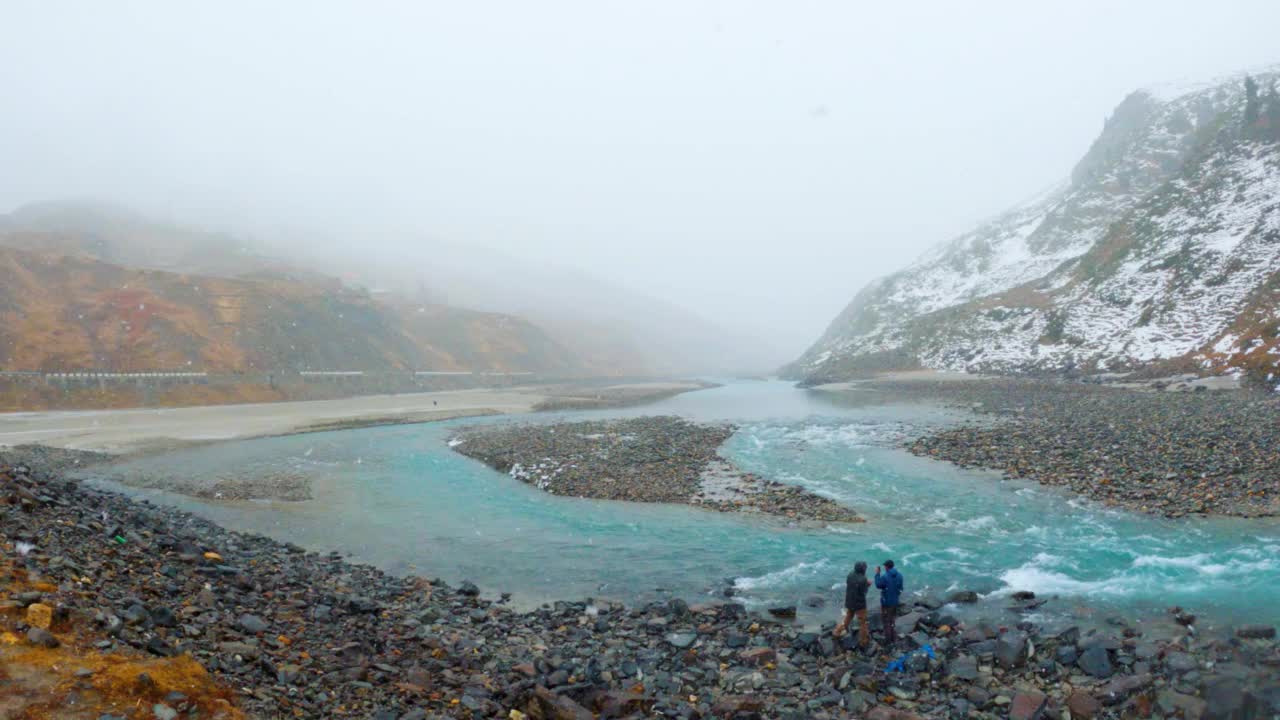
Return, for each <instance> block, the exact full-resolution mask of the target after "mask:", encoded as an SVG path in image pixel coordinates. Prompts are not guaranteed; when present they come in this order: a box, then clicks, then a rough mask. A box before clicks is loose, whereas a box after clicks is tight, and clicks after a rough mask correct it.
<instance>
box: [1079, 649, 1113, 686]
mask: <svg viewBox="0 0 1280 720" xmlns="http://www.w3.org/2000/svg"><path fill="white" fill-rule="evenodd" d="M1076 665H1078V666H1079V667H1080V669H1081V670H1083V671H1085V672H1087V673H1089V674H1090V675H1092V676H1093V677H1096V678H1103V679H1105V678H1109V677H1111V675H1112V673H1114V672H1115V667H1114V666H1112V664H1111V655H1110V653H1108V652H1107V649H1106V648H1105V647H1103V646H1101V645H1093V646H1091V647H1090V648H1088V649H1087V650H1085V651H1084V652H1083V653H1081V654H1080V658H1079V659H1078V660H1076Z"/></svg>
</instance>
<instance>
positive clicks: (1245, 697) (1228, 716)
mask: <svg viewBox="0 0 1280 720" xmlns="http://www.w3.org/2000/svg"><path fill="white" fill-rule="evenodd" d="M1201 695H1202V697H1203V698H1204V703H1205V710H1204V714H1203V715H1202V716H1201V717H1202V718H1204V720H1252V719H1253V718H1255V717H1258V716H1259V713H1258V708H1257V703H1256V702H1255V700H1254V698H1253V696H1252V695H1250V694H1249V692H1248V691H1247V690H1246V688H1245V686H1244V683H1243V682H1242V681H1241V680H1239V679H1238V678H1234V677H1219V678H1214V679H1213V680H1212V681H1209V682H1206V683H1205V687H1204V691H1203V692H1202V693H1201Z"/></svg>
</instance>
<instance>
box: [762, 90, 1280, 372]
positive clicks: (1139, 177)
mask: <svg viewBox="0 0 1280 720" xmlns="http://www.w3.org/2000/svg"><path fill="white" fill-rule="evenodd" d="M1277 78H1280V73H1275V72H1272V73H1268V74H1264V75H1260V76H1257V77H1254V78H1252V80H1251V82H1252V83H1253V84H1252V87H1253V90H1247V89H1246V84H1245V81H1244V78H1243V77H1240V76H1236V77H1233V78H1232V79H1231V80H1229V81H1225V82H1220V83H1217V84H1213V85H1209V86H1207V87H1202V88H1199V89H1192V90H1189V91H1186V92H1180V93H1173V97H1172V99H1161V98H1159V97H1157V96H1156V95H1154V94H1152V93H1151V92H1149V91H1146V90H1139V91H1135V92H1134V93H1131V94H1130V95H1129V96H1127V97H1126V98H1125V99H1124V100H1123V101H1122V102H1121V103H1120V104H1119V105H1118V106H1117V108H1116V110H1115V111H1114V112H1113V113H1112V114H1111V116H1110V117H1109V118H1108V119H1107V121H1106V123H1105V124H1104V127H1103V131H1102V133H1101V134H1100V135H1099V136H1098V138H1097V139H1096V140H1095V141H1094V142H1093V143H1092V144H1091V146H1090V147H1089V149H1088V151H1087V152H1086V153H1085V154H1084V155H1083V156H1082V158H1081V159H1080V161H1079V162H1077V163H1076V165H1075V167H1074V168H1073V169H1072V172H1071V177H1070V180H1069V181H1067V182H1066V183H1064V184H1063V185H1061V186H1059V187H1057V188H1055V189H1053V190H1051V191H1049V192H1048V193H1046V194H1044V195H1043V196H1041V197H1039V198H1034V199H1032V200H1031V201H1030V202H1027V203H1023V204H1021V205H1019V206H1015V207H1014V208H1012V209H1011V210H1009V211H1006V212H1005V213H1003V214H1001V215H999V216H997V217H995V218H994V219H992V220H990V221H988V222H986V223H983V224H981V225H979V226H978V227H977V228H975V229H974V230H971V231H969V232H967V233H965V234H962V235H960V236H959V237H956V238H954V239H952V240H950V241H947V242H944V243H942V244H940V245H938V246H936V247H934V248H933V249H931V250H930V251H928V252H926V253H925V254H924V255H923V256H922V257H921V258H920V259H918V260H917V261H916V262H914V263H912V264H911V265H909V266H908V267H907V268H905V269H904V270H902V271H899V272H897V273H894V274H891V275H889V276H886V277H884V278H880V279H877V280H875V281H873V282H872V283H870V284H868V285H867V286H865V287H864V288H863V289H862V290H861V291H859V292H858V293H857V294H856V295H855V297H854V299H853V301H852V302H851V303H850V304H849V305H848V306H847V307H846V308H845V310H844V311H843V312H841V313H840V314H839V315H838V316H837V317H836V318H835V319H834V320H833V321H832V323H831V325H830V326H829V327H828V329H827V331H826V332H825V333H824V334H823V336H822V337H821V338H820V339H819V340H818V342H816V343H815V344H814V345H813V346H812V347H811V348H809V350H808V351H806V352H805V353H804V355H802V356H801V357H800V358H799V359H798V360H796V361H795V362H793V363H792V364H791V365H789V366H787V367H786V368H784V369H783V373H784V374H785V375H786V376H788V377H792V378H796V379H802V380H805V381H807V382H810V383H817V382H822V381H825V380H840V379H847V378H849V377H853V376H856V375H859V374H862V373H866V372H873V371H876V370H887V369H914V368H935V369H947V370H964V371H971V372H995V373H1042V372H1052V373H1062V372H1068V373H1077V372H1085V373H1101V372H1122V373H1131V372H1161V371H1169V370H1173V369H1176V370H1180V371H1195V372H1202V373H1231V374H1241V375H1245V376H1247V377H1248V379H1250V380H1251V381H1256V382H1257V383H1260V384H1271V385H1274V384H1276V381H1277V379H1278V378H1280V367H1277V363H1278V362H1280V347H1278V343H1277V339H1276V337H1275V335H1274V332H1273V330H1274V323H1275V321H1276V317H1275V315H1276V310H1275V307H1276V305H1275V303H1274V300H1275V297H1274V288H1275V287H1276V285H1277V283H1280V280H1277V275H1276V272H1277V271H1278V270H1280V210H1277V198H1278V197H1280V152H1278V151H1277V148H1278V147H1280V143H1278V142H1277V139H1278V138H1277V130H1278V129H1280V122H1275V121H1273V120H1272V117H1280V100H1277V97H1276V94H1275V90H1274V84H1275V82H1276V80H1277ZM1250 98H1252V99H1250Z"/></svg>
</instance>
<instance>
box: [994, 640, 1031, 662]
mask: <svg viewBox="0 0 1280 720" xmlns="http://www.w3.org/2000/svg"><path fill="white" fill-rule="evenodd" d="M1029 650H1030V647H1029V643H1028V641H1027V636H1026V635H1023V634H1022V633H1020V632H1007V633H1005V634H1003V635H1001V636H1000V638H999V639H998V640H996V646H995V649H994V651H993V654H994V655H995V658H996V662H997V663H999V665H1000V667H1002V668H1004V669H1006V670H1012V669H1015V668H1020V667H1022V666H1023V665H1025V664H1026V662H1027V654H1028V652H1029Z"/></svg>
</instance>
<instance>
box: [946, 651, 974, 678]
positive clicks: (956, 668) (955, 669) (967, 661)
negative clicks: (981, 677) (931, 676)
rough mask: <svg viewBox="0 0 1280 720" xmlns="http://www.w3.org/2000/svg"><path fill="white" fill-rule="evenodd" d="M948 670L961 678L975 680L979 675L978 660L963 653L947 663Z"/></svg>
mask: <svg viewBox="0 0 1280 720" xmlns="http://www.w3.org/2000/svg"><path fill="white" fill-rule="evenodd" d="M947 672H948V673H949V674H951V675H953V676H955V677H958V678H960V679H961V680H974V679H976V678H977V677H978V661H977V660H976V659H975V658H973V657H971V656H969V655H961V656H960V657H958V658H956V659H955V660H952V661H951V662H949V663H947Z"/></svg>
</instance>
